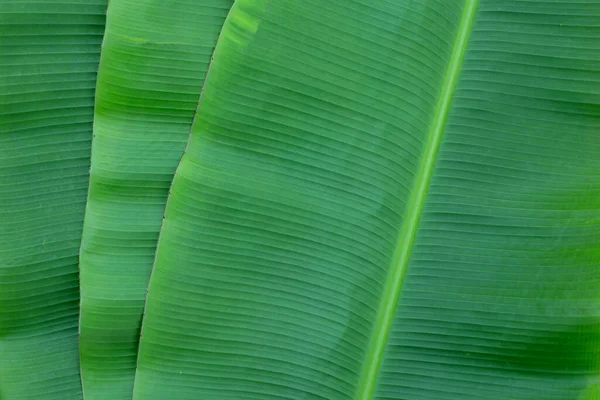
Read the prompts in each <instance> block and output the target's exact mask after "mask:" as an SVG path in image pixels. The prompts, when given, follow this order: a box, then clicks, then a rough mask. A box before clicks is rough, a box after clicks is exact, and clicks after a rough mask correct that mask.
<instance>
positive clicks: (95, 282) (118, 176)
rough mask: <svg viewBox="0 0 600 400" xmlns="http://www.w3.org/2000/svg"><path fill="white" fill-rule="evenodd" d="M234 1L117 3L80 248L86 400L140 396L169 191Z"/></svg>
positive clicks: (103, 67) (100, 85)
mask: <svg viewBox="0 0 600 400" xmlns="http://www.w3.org/2000/svg"><path fill="white" fill-rule="evenodd" d="M231 3H232V0H202V1H197V2H195V3H193V4H192V3H189V2H183V1H180V0H163V1H159V2H157V1H150V0H144V1H138V0H114V1H111V2H110V5H109V8H108V13H107V24H106V33H105V36H104V41H103V44H102V56H101V60H100V68H99V72H98V82H97V91H96V104H95V115H94V139H93V145H92V149H93V150H92V160H91V171H90V187H89V195H88V202H87V205H86V213H85V222H84V230H83V236H82V242H81V254H80V256H81V261H80V272H81V319H80V334H81V341H80V346H81V348H80V350H81V378H82V383H83V392H84V397H85V399H93V400H100V399H106V400H120V399H131V396H132V392H133V378H134V374H135V365H136V359H137V349H138V341H139V336H140V325H141V319H142V311H143V307H144V299H145V297H146V287H147V285H148V277H149V274H150V270H151V267H152V263H153V261H154V252H155V249H156V241H157V237H158V231H159V229H160V225H161V221H162V216H163V212H164V208H165V202H166V199H167V193H168V190H169V186H170V184H171V180H172V178H173V174H174V173H175V168H176V167H177V164H178V162H179V160H180V159H181V155H182V153H183V149H184V147H185V143H186V141H187V138H188V136H189V132H190V127H191V124H192V120H193V117H194V113H195V110H196V106H197V104H198V97H199V95H200V89H201V87H202V83H203V82H204V78H205V76H206V69H207V66H208V63H209V61H210V58H211V55H212V52H213V50H214V47H215V44H216V41H217V36H218V34H219V32H220V30H221V27H222V25H223V21H224V19H225V16H226V15H227V12H228V11H229V8H230V7H231Z"/></svg>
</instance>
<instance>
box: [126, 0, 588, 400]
mask: <svg viewBox="0 0 600 400" xmlns="http://www.w3.org/2000/svg"><path fill="white" fill-rule="evenodd" d="M598 132H600V3H598V2H597V1H591V0H590V1H583V0H582V1H577V2H573V1H553V0H535V1H534V0H527V1H525V0H522V1H521V0H518V1H505V0H480V1H476V0H464V1H459V0H420V1H419V0H414V1H385V0H373V1H368V0H327V1H323V0H302V1H299V0H298V1H294V0H285V1H270V0H238V1H236V2H235V5H234V6H233V9H232V11H231V13H230V15H229V17H228V19H227V20H226V23H225V26H224V28H223V31H222V33H221V36H220V39H219V41H218V44H217V48H216V50H215V55H214V61H213V62H212V65H211V67H210V71H209V73H208V76H207V80H206V83H205V86H204V91H203V93H202V95H201V98H200V103H199V107H198V110H197V115H196V118H195V122H194V124H193V127H192V134H191V137H190V140H189V143H188V145H187V149H186V152H185V154H184V156H183V158H182V160H181V162H180V164H179V166H178V168H177V172H176V174H175V177H174V181H173V184H172V187H171V190H170V195H169V198H168V201H167V206H166V211H165V219H164V221H163V227H162V230H161V232H160V237H159V241H158V248H157V254H156V260H155V264H154V268H153V272H152V275H151V278H150V284H149V287H148V295H147V303H146V308H145V317H144V320H143V327H142V332H141V335H142V337H141V341H140V349H139V355H138V357H139V359H138V369H137V374H136V377H135V385H134V395H133V398H134V399H135V400H152V399H157V400H158V399H160V400H163V399H170V400H178V399H215V400H226V399H260V400H263V399H324V400H336V399H359V400H367V399H396V400H400V399H402V400H409V399H410V400H433V399H436V400H437V399H456V400H482V399H486V400H487V399H489V400H492V399H494V400H495V399H498V400H508V399H511V400H533V399H535V400H565V399H574V400H583V399H585V400H590V399H597V398H598V388H599V386H598V385H599V379H600V378H599V377H600V375H599V374H598V371H599V368H600V357H599V353H598V349H599V348H600V318H599V317H600V291H599V290H598V288H599V285H600V269H599V268H598V267H599V262H600V209H599V199H600V173H599V171H600V137H599V135H598Z"/></svg>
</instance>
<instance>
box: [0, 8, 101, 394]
mask: <svg viewBox="0 0 600 400" xmlns="http://www.w3.org/2000/svg"><path fill="white" fill-rule="evenodd" d="M105 13H106V0H71V1H50V0H5V1H1V2H0V399H2V400H14V399H17V400H29V399H42V400H53V399H56V400H72V399H80V398H81V382H80V378H79V362H78V337H77V320H78V315H79V280H78V272H77V264H78V252H79V245H80V240H81V230H82V224H83V215H84V209H85V202H86V195H87V188H88V174H89V168H90V145H91V139H92V120H93V106H94V87H95V84H96V73H97V70H98V60H99V57H100V44H101V41H102V34H103V31H104V20H105Z"/></svg>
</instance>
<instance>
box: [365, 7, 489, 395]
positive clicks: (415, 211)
mask: <svg viewBox="0 0 600 400" xmlns="http://www.w3.org/2000/svg"><path fill="white" fill-rule="evenodd" d="M478 2H479V0H465V6H464V9H463V13H462V15H461V19H460V23H459V26H458V29H457V34H456V38H455V40H454V45H453V47H452V53H451V56H450V60H449V62H448V67H447V70H446V74H445V77H444V81H443V85H442V90H441V92H440V96H439V98H438V102H437V105H436V108H435V111H434V114H433V118H432V121H431V125H430V128H429V131H428V133H427V139H426V143H425V146H424V150H423V156H422V158H421V162H420V163H419V169H418V171H417V175H416V176H415V181H414V185H413V190H412V191H411V196H410V198H409V200H408V203H407V206H406V213H405V215H406V216H407V219H406V220H405V221H404V223H403V224H402V226H401V228H400V232H399V236H398V242H397V245H396V248H395V250H394V254H393V257H392V263H391V268H390V271H389V273H388V278H387V280H386V284H385V286H384V290H383V295H382V300H381V304H380V306H379V309H378V313H377V319H376V322H375V327H374V330H373V334H372V336H371V341H370V343H369V347H368V349H367V352H366V356H365V362H364V364H363V369H362V371H361V375H360V380H359V383H358V388H357V391H356V400H371V399H372V398H373V394H374V392H375V386H376V381H377V375H378V373H379V369H380V367H381V362H382V360H383V353H384V349H385V347H386V344H387V339H388V335H389V332H390V329H391V327H392V322H393V318H394V312H395V310H396V305H397V303H398V299H399V296H400V291H401V289H402V283H403V281H404V276H405V274H406V269H407V266H408V260H409V257H410V253H411V249H412V245H413V242H414V238H415V234H416V232H417V226H418V224H419V220H420V216H421V212H422V209H423V204H424V202H425V197H426V195H427V189H428V187H429V182H430V180H431V175H432V173H433V168H434V164H435V160H436V158H437V153H438V149H439V147H440V143H441V141H442V135H443V132H444V128H445V125H446V120H447V118H448V112H449V110H450V105H451V103H452V96H453V94H454V88H455V87H456V82H457V80H458V75H459V72H460V68H461V65H462V60H463V58H464V54H465V50H466V48H467V42H468V39H469V35H470V32H471V27H472V25H473V19H474V16H475V11H476V9H477V5H478Z"/></svg>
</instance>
